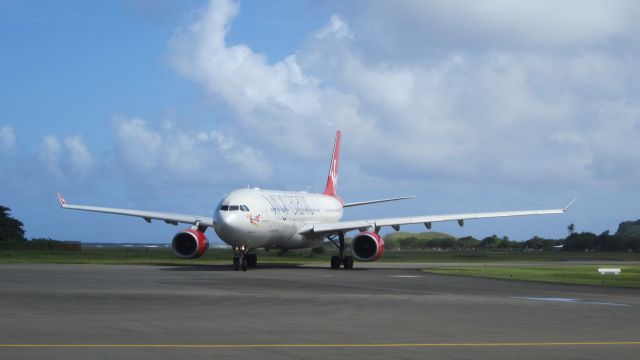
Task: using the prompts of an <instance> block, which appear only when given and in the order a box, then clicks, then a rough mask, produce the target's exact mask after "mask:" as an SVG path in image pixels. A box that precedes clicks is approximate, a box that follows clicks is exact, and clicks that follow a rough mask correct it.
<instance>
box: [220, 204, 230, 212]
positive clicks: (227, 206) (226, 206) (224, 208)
mask: <svg viewBox="0 0 640 360" xmlns="http://www.w3.org/2000/svg"><path fill="white" fill-rule="evenodd" d="M228 210H229V205H222V206H220V211H228Z"/></svg>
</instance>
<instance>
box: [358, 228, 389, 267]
mask: <svg viewBox="0 0 640 360" xmlns="http://www.w3.org/2000/svg"><path fill="white" fill-rule="evenodd" d="M383 253H384V240H382V238H381V237H380V235H378V234H376V233H374V232H370V231H363V232H361V233H358V234H357V235H356V236H355V237H354V238H353V240H351V254H352V255H353V257H354V258H356V260H358V261H375V260H378V258H380V256H382V254H383Z"/></svg>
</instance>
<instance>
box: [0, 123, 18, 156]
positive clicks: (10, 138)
mask: <svg viewBox="0 0 640 360" xmlns="http://www.w3.org/2000/svg"><path fill="white" fill-rule="evenodd" d="M15 146H16V134H15V133H14V131H13V128H12V127H10V126H1V127H0V149H2V150H4V151H9V150H12V149H13V148H14V147H15Z"/></svg>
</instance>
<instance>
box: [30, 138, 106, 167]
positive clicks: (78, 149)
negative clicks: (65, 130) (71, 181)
mask: <svg viewBox="0 0 640 360" xmlns="http://www.w3.org/2000/svg"><path fill="white" fill-rule="evenodd" d="M38 159H39V160H40V161H41V162H42V164H43V166H44V168H45V169H46V170H47V171H48V172H49V173H50V174H52V175H54V176H56V177H64V176H65V175H66V174H72V175H74V176H78V175H80V176H85V175H87V174H88V173H89V172H90V171H91V169H92V168H93V166H94V159H93V155H92V154H91V151H90V150H89V148H88V147H87V145H86V144H85V143H84V141H83V140H82V137H81V136H79V135H76V136H71V137H67V138H65V139H64V140H63V141H60V140H59V139H58V137H57V136H54V135H46V136H45V137H43V138H42V140H41V142H40V149H39V150H38Z"/></svg>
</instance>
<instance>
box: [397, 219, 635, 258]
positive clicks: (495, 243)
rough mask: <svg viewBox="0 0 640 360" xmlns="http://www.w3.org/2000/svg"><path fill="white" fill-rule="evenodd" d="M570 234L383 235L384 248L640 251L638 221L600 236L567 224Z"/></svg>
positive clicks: (624, 224) (621, 225) (627, 223)
mask: <svg viewBox="0 0 640 360" xmlns="http://www.w3.org/2000/svg"><path fill="white" fill-rule="evenodd" d="M567 229H568V230H569V235H568V236H567V237H566V238H564V239H545V238H541V237H538V236H534V237H532V238H531V239H529V240H526V241H513V240H510V239H509V237H507V236H503V237H499V236H497V235H492V236H488V237H485V238H483V239H476V238H474V237H472V236H465V237H461V238H454V237H452V236H450V235H447V234H441V236H436V237H430V238H425V237H423V236H421V235H422V234H405V235H404V236H399V237H398V236H393V234H389V235H387V236H385V239H384V241H385V248H387V249H389V250H437V249H440V250H540V251H551V250H554V249H555V250H562V251H640V220H637V221H625V222H622V223H620V225H619V227H618V231H616V233H615V234H611V233H610V232H609V231H608V230H607V231H604V232H603V233H601V234H600V235H596V234H594V233H590V232H580V233H578V232H575V225H573V224H571V225H569V226H568V227H567Z"/></svg>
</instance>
